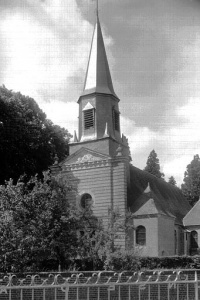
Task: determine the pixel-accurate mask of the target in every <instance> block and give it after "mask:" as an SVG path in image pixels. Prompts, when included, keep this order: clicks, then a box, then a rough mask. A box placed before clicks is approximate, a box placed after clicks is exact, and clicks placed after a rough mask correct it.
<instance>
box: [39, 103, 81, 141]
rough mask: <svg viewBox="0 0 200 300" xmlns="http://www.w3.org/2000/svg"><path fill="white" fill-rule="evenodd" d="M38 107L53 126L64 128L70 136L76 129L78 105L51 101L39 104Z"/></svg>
mask: <svg viewBox="0 0 200 300" xmlns="http://www.w3.org/2000/svg"><path fill="white" fill-rule="evenodd" d="M40 107H41V109H42V110H43V111H45V113H46V115H47V118H48V119H50V120H52V121H53V122H54V123H55V124H57V125H59V126H61V127H64V128H66V129H67V130H68V131H69V132H70V133H71V134H72V135H74V130H77V128H78V104H77V103H75V102H62V101H52V102H50V103H47V102H41V103H40Z"/></svg>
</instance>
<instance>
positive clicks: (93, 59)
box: [81, 0, 118, 98]
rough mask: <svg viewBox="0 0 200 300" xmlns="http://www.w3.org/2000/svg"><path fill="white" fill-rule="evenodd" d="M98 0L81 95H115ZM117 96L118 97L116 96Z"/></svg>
mask: <svg viewBox="0 0 200 300" xmlns="http://www.w3.org/2000/svg"><path fill="white" fill-rule="evenodd" d="M98 14H99V13H98V0H97V8H96V24H95V28H94V33H93V38H92V45H91V49H90V55H89V61H88V66H87V72H86V76H85V83H84V89H83V92H82V95H81V96H84V95H89V94H92V93H100V94H108V95H113V96H115V97H117V96H116V94H115V92H114V88H113V84H112V79H111V75H110V69H109V65H108V60H107V55H106V50H105V46H104V41H103V35H102V31H101V25H100V22H99V16H98ZM117 98H118V97H117Z"/></svg>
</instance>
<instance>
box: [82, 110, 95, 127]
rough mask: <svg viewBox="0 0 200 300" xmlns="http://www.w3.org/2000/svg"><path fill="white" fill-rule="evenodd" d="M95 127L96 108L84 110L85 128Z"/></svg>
mask: <svg viewBox="0 0 200 300" xmlns="http://www.w3.org/2000/svg"><path fill="white" fill-rule="evenodd" d="M93 127H94V109H88V110H85V111H84V128H85V129H90V128H93Z"/></svg>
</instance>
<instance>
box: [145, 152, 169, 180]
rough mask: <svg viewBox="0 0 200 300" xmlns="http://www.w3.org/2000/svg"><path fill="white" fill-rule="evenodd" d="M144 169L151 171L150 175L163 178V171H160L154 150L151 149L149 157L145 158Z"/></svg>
mask: <svg viewBox="0 0 200 300" xmlns="http://www.w3.org/2000/svg"><path fill="white" fill-rule="evenodd" d="M144 171H146V172H148V173H151V174H152V175H154V176H156V177H158V178H161V179H164V176H165V175H164V173H162V172H161V171H160V162H159V159H158V157H157V153H156V152H155V150H152V151H151V152H150V154H149V157H148V159H147V164H146V167H145V168H144Z"/></svg>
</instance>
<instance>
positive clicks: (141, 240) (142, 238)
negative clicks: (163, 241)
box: [136, 225, 146, 245]
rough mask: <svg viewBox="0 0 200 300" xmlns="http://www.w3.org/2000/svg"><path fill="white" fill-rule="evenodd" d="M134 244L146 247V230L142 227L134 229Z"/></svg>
mask: <svg viewBox="0 0 200 300" xmlns="http://www.w3.org/2000/svg"><path fill="white" fill-rule="evenodd" d="M136 244H137V245H146V228H145V227H144V226H141V225H140V226H138V227H137V228H136Z"/></svg>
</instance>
